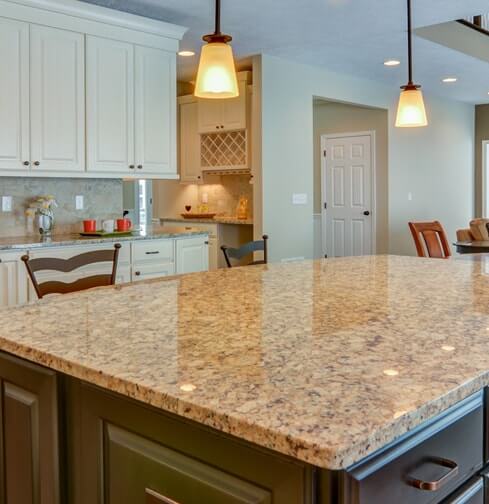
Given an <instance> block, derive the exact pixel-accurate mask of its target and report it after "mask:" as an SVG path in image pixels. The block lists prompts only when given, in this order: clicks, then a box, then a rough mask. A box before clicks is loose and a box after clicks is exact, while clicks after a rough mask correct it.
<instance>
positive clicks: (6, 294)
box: [0, 255, 28, 306]
mask: <svg viewBox="0 0 489 504" xmlns="http://www.w3.org/2000/svg"><path fill="white" fill-rule="evenodd" d="M0 259H1V262H0V306H15V305H18V304H23V303H25V302H26V301H27V285H28V282H27V275H26V272H25V267H24V263H22V262H21V261H20V256H19V255H13V256H7V255H4V256H2V257H0Z"/></svg>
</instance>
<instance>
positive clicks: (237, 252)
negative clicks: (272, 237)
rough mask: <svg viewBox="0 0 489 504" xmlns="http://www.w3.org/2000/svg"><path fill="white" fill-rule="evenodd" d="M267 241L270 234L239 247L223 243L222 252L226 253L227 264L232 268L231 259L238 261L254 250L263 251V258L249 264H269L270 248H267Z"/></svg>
mask: <svg viewBox="0 0 489 504" xmlns="http://www.w3.org/2000/svg"><path fill="white" fill-rule="evenodd" d="M267 241H268V235H266V234H265V235H263V236H262V239H261V240H255V241H251V242H248V243H245V244H244V245H241V247H239V248H231V247H227V246H226V245H221V250H222V253H223V254H224V259H225V260H226V264H227V266H228V268H232V267H233V265H232V263H231V259H236V260H237V261H239V260H241V259H243V257H246V256H248V255H250V254H252V253H254V252H257V251H263V259H260V260H255V261H251V262H250V263H248V264H247V266H251V265H253V264H267V263H268V250H267Z"/></svg>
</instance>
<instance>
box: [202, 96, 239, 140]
mask: <svg viewBox="0 0 489 504" xmlns="http://www.w3.org/2000/svg"><path fill="white" fill-rule="evenodd" d="M229 99H232V98H229ZM222 101H223V100H217V99H210V98H200V99H199V102H198V103H199V114H198V121H199V123H198V124H199V133H215V132H216V131H220V130H221V125H222Z"/></svg>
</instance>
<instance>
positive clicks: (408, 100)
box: [396, 0, 428, 128]
mask: <svg viewBox="0 0 489 504" xmlns="http://www.w3.org/2000/svg"><path fill="white" fill-rule="evenodd" d="M407 25H408V65H409V67H408V68H409V82H408V83H407V84H406V85H405V86H401V89H402V91H401V96H400V97H399V105H398V107H397V118H396V127H398V128H416V127H419V126H427V125H428V120H427V119H426V110H425V107H424V101H423V93H422V91H421V86H419V85H417V84H414V83H413V48H412V44H413V43H412V38H413V34H412V28H411V0H407Z"/></svg>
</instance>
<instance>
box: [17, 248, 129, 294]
mask: <svg viewBox="0 0 489 504" xmlns="http://www.w3.org/2000/svg"><path fill="white" fill-rule="evenodd" d="M120 248H121V245H120V243H116V244H114V249H113V250H112V249H107V250H92V251H90V252H85V253H83V254H78V255H76V256H73V257H70V258H69V259H60V258H56V257H39V258H37V259H31V258H30V257H29V256H28V255H24V256H22V257H21V259H22V261H24V264H25V267H26V269H27V273H28V275H29V277H30V279H31V281H32V285H33V286H34V290H35V291H36V294H37V297H38V298H39V299H41V298H42V297H44V296H46V295H48V294H68V293H70V292H76V291H81V290H85V289H91V288H92V287H102V286H105V285H114V284H115V280H116V274H117V262H118V259H119V250H120ZM102 262H111V263H112V268H111V272H110V273H106V274H96V275H91V276H87V277H83V278H79V279H78V280H75V281H74V282H71V283H66V282H61V281H59V280H47V281H46V282H42V283H39V282H38V280H37V277H36V273H37V272H39V271H43V270H50V271H57V272H60V273H71V272H72V271H74V270H76V269H78V268H81V267H83V266H88V265H90V264H97V263H102Z"/></svg>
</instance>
